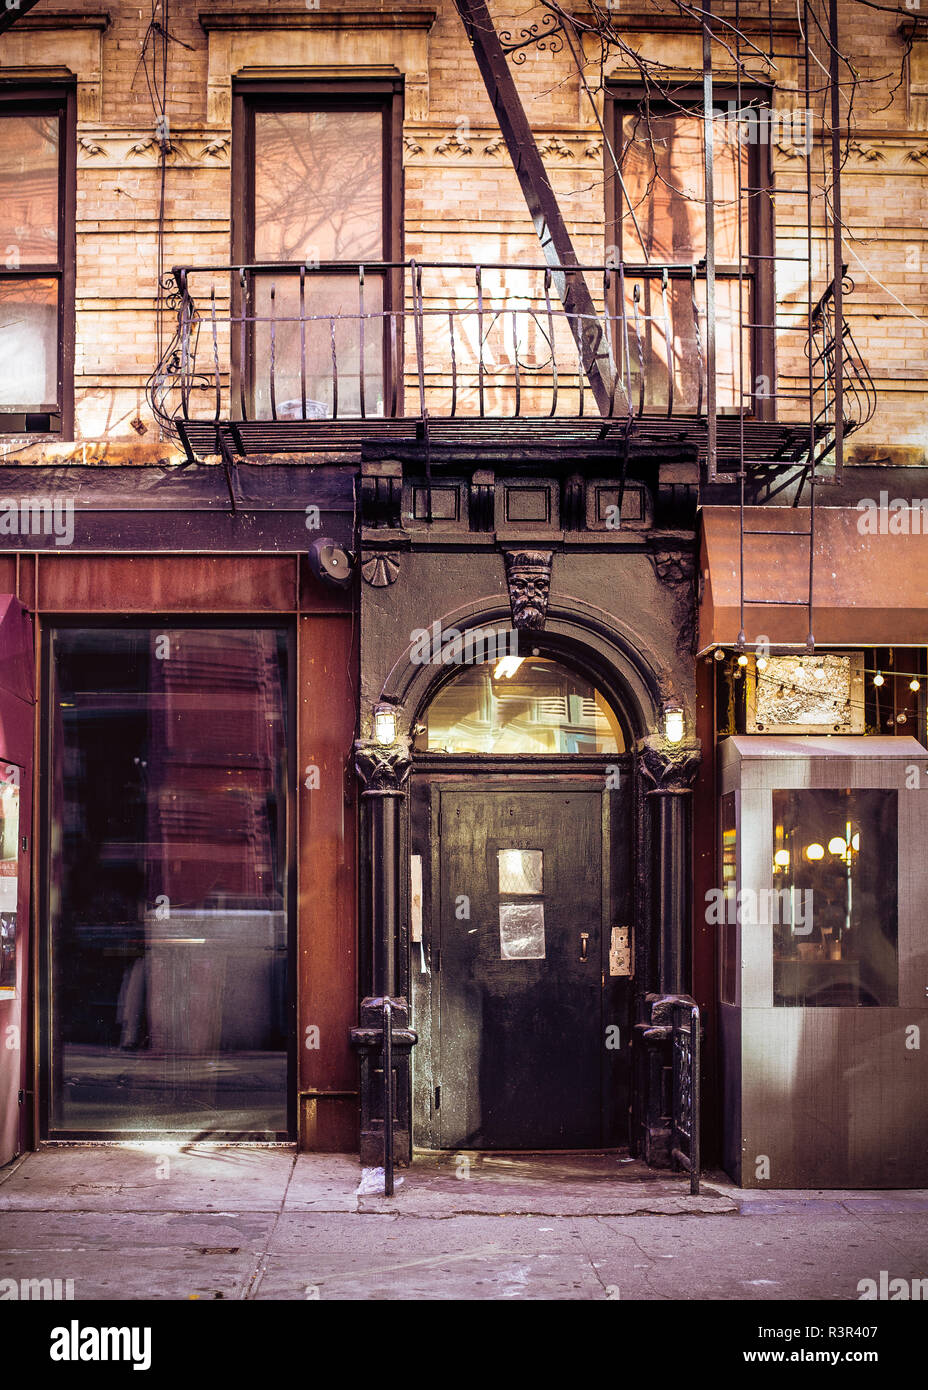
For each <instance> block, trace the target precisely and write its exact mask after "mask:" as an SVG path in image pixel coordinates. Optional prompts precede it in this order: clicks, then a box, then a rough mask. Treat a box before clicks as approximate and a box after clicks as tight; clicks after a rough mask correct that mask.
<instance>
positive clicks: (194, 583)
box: [38, 555, 296, 613]
mask: <svg viewBox="0 0 928 1390" xmlns="http://www.w3.org/2000/svg"><path fill="white" fill-rule="evenodd" d="M38 607H39V609H40V611H42V612H51V613H288V612H292V611H293V610H294V609H295V607H296V572H295V567H294V564H293V560H292V558H291V557H289V556H279V557H277V556H256V555H218V556H205V555H200V556H196V557H193V556H190V557H187V556H173V557H171V558H170V559H168V558H165V557H158V556H151V555H112V556H98V557H90V556H83V555H54V556H46V555H43V556H41V557H40V559H39V602H38Z"/></svg>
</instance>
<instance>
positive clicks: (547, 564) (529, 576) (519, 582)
mask: <svg viewBox="0 0 928 1390" xmlns="http://www.w3.org/2000/svg"><path fill="white" fill-rule="evenodd" d="M506 568H507V572H508V579H509V602H510V605H511V607H512V625H513V627H515V628H530V629H540V628H543V627H544V625H545V617H546V615H547V611H548V592H549V590H550V587H551V556H550V554H548V553H546V552H543V551H516V552H514V553H511V554H508V555H507V556H506Z"/></svg>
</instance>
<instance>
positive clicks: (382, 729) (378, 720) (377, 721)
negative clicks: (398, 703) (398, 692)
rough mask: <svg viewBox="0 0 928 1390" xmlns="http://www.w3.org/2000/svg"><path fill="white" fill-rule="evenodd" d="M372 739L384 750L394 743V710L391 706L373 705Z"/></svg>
mask: <svg viewBox="0 0 928 1390" xmlns="http://www.w3.org/2000/svg"><path fill="white" fill-rule="evenodd" d="M374 738H375V739H376V741H377V742H378V743H379V744H380V745H381V746H382V747H384V748H389V746H390V744H391V743H395V742H396V710H395V709H394V707H393V706H392V705H375V707H374Z"/></svg>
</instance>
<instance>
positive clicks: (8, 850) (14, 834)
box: [0, 764, 19, 999]
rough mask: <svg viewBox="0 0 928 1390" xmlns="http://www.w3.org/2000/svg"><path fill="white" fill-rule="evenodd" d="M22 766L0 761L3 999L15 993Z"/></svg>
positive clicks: (0, 973) (0, 991)
mask: <svg viewBox="0 0 928 1390" xmlns="http://www.w3.org/2000/svg"><path fill="white" fill-rule="evenodd" d="M18 873H19V769H18V768H16V767H11V766H9V765H8V764H4V765H0V999H11V998H13V996H14V995H15V994H16V909H17V893H18V883H19V880H18Z"/></svg>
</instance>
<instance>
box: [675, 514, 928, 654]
mask: <svg viewBox="0 0 928 1390" xmlns="http://www.w3.org/2000/svg"><path fill="white" fill-rule="evenodd" d="M884 497H885V494H884ZM701 518H702V540H701V544H700V561H699V563H700V576H701V582H700V603H699V650H700V652H704V651H706V650H708V649H709V648H710V647H714V646H733V645H734V644H735V643H736V642H737V640H738V633H739V630H740V628H741V613H740V587H741V586H740V567H739V553H740V539H739V535H740V527H739V511H738V508H737V507H704V508H703V509H702V512H701ZM922 528H924V532H925V534H922ZM744 529H745V536H744V595H745V606H744V633H745V638H746V641H747V643H748V645H749V646H751V645H753V644H754V643H756V642H757V641H758V640H760V638H761V637H766V638H767V639H768V641H769V642H770V643H771V645H772V646H777V645H780V644H782V645H797V644H803V643H805V640H806V636H807V634H808V631H809V623H808V612H807V609H806V605H807V603H808V599H809V538H808V534H805V535H802V534H790V533H791V532H792V533H802V532H806V533H808V530H809V508H808V507H795V508H794V507H745V509H744ZM751 531H766V532H774V533H775V534H773V535H750V534H749V533H750V532H751ZM871 532H873V534H871ZM812 598H813V609H812V630H813V633H814V636H815V641H816V644H817V645H819V644H820V645H822V646H837V645H840V646H855V647H870V646H880V647H887V646H928V508H926V511H925V512H924V513H922V512H921V511H920V509H919V506H918V503H914V504H913V505H911V506H908V505H907V507H906V509H905V510H902V508H901V505H900V508H898V509H896V510H893V508H892V505H891V504H890V506H889V507H885V506H884V507H883V508H882V509H880V507H879V506H878V504H874V507H873V509H866V510H858V509H857V508H855V507H820V506H816V509H815V538H814V551H813V592H812ZM758 599H765V600H775V602H773V603H757V602H753V603H752V602H751V600H758Z"/></svg>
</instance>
